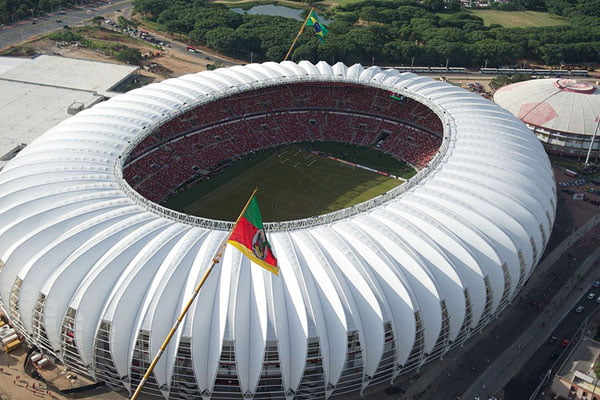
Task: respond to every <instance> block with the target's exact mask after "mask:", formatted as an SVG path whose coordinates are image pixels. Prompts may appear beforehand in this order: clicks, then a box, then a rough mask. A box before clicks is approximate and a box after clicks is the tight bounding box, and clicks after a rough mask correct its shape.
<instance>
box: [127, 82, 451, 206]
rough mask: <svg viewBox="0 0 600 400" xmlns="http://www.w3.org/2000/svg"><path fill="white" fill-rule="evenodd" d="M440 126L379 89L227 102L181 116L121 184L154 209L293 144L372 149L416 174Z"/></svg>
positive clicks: (321, 89) (414, 105) (293, 88)
mask: <svg viewBox="0 0 600 400" xmlns="http://www.w3.org/2000/svg"><path fill="white" fill-rule="evenodd" d="M441 136H442V125H441V122H440V120H439V118H438V117H437V116H436V115H435V114H434V113H433V112H432V111H431V110H430V109H429V108H427V107H426V106H424V105H422V104H420V103H418V102H416V101H414V100H412V99H410V98H404V99H403V100H397V99H393V98H391V97H390V96H389V93H388V92H386V91H383V90H380V89H375V88H368V87H362V86H357V85H348V84H331V83H327V84H318V83H310V84H292V85H285V86H279V87H270V88H263V89H259V90H254V91H250V92H245V93H240V94H238V95H233V96H229V97H226V98H223V99H220V100H216V101H214V102H211V103H207V104H205V105H202V106H199V107H197V108H195V109H193V110H191V111H187V112H185V113H183V114H181V115H180V116H178V117H176V118H174V119H172V120H171V121H168V122H167V123H165V124H164V125H162V126H161V127H160V128H159V129H157V130H156V131H155V132H153V133H151V134H150V135H149V136H147V137H146V138H145V139H144V140H143V141H142V142H141V143H140V144H138V146H136V148H135V149H133V151H132V152H131V153H130V155H129V158H128V160H127V163H126V166H125V169H124V175H125V179H127V181H128V182H130V184H131V185H132V186H133V187H134V188H135V189H136V190H137V191H138V192H140V193H141V194H142V195H144V196H145V197H147V198H149V199H150V200H152V201H155V202H161V201H162V200H164V199H165V198H166V197H167V196H168V195H169V194H170V193H171V192H173V190H175V189H177V188H178V187H180V186H181V185H183V184H185V183H189V181H190V180H198V179H199V177H200V179H201V178H202V176H206V177H208V176H210V173H211V171H213V170H214V169H215V168H217V167H218V166H220V165H222V164H223V163H224V162H226V161H227V160H230V159H232V158H235V157H236V156H239V155H241V154H246V153H250V152H253V151H257V150H260V149H263V148H268V147H274V146H278V145H283V144H288V143H298V142H311V141H334V142H343V143H350V144H355V145H359V146H365V147H371V146H372V147H374V148H377V149H378V150H379V151H383V152H385V153H388V154H390V155H392V156H393V157H395V158H397V159H400V160H403V161H405V162H407V163H409V164H412V165H413V166H415V167H417V168H422V167H424V166H425V165H427V163H428V162H429V161H430V160H431V159H432V158H433V156H434V155H435V153H436V152H437V149H438V148H439V146H440V144H441Z"/></svg>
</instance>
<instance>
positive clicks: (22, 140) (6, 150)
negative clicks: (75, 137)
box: [0, 55, 138, 170]
mask: <svg viewBox="0 0 600 400" xmlns="http://www.w3.org/2000/svg"><path fill="white" fill-rule="evenodd" d="M137 69H138V67H133V66H129V65H118V64H112V63H105V62H97V61H88V60H79V59H73V58H64V57H57V56H46V55H41V56H38V57H35V58H32V59H31V58H18V57H0V93H2V96H0V120H1V121H2V128H3V129H1V130H0V170H1V169H2V168H3V167H4V165H5V164H6V163H7V162H8V161H9V160H10V159H11V158H13V157H14V155H16V153H18V151H20V150H22V148H23V147H24V145H27V144H29V143H31V142H32V141H33V140H34V139H36V138H37V137H38V136H41V135H42V134H43V133H44V132H46V131H47V130H48V129H50V128H51V127H53V126H55V125H57V124H58V123H59V122H61V121H62V120H64V119H66V118H68V117H69V116H70V115H69V113H68V109H69V106H72V105H76V106H77V107H75V108H78V109H85V108H88V107H91V106H92V105H94V104H96V103H98V102H100V101H102V100H104V99H105V98H106V97H112V96H114V95H115V94H118V93H114V92H111V91H110V90H111V89H112V88H114V87H115V86H117V85H119V84H120V83H122V82H123V81H124V80H126V79H127V78H128V77H129V76H131V75H132V74H133V73H134V72H135V71H137ZM65 71H68V73H65Z"/></svg>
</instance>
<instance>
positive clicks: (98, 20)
mask: <svg viewBox="0 0 600 400" xmlns="http://www.w3.org/2000/svg"><path fill="white" fill-rule="evenodd" d="M102 21H104V17H102V16H101V15H97V16H95V17H94V18H92V23H93V24H94V25H96V26H100V25H101V24H102Z"/></svg>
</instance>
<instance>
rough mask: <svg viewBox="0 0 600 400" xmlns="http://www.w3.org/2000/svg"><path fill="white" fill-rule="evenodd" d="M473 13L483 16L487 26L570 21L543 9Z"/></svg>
mask: <svg viewBox="0 0 600 400" xmlns="http://www.w3.org/2000/svg"><path fill="white" fill-rule="evenodd" d="M471 13H473V14H475V15H476V16H478V17H480V18H483V22H484V24H485V25H486V26H490V25H491V24H500V25H502V26H504V27H506V28H527V27H530V26H554V25H566V24H568V23H569V21H568V20H567V19H566V18H563V17H559V16H557V15H553V14H550V13H547V12H541V11H498V10H472V11H471Z"/></svg>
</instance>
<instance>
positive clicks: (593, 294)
mask: <svg viewBox="0 0 600 400" xmlns="http://www.w3.org/2000/svg"><path fill="white" fill-rule="evenodd" d="M594 297H596V293H589V294H588V295H587V298H588V300H594Z"/></svg>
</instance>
